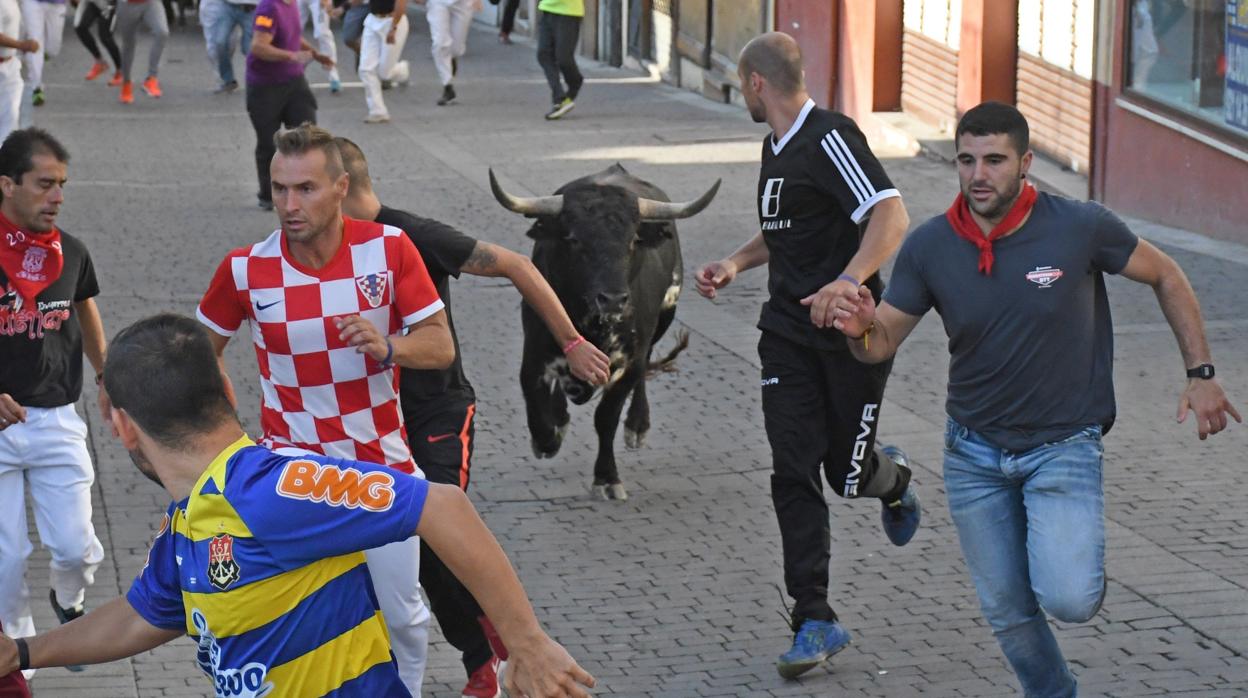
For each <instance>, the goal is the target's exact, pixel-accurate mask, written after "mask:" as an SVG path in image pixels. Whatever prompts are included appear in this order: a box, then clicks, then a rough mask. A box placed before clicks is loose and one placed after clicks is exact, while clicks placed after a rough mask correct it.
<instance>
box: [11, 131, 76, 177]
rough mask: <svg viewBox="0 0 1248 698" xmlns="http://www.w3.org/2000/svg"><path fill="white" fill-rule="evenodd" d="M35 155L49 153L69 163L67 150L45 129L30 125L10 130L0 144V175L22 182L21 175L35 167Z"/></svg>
mask: <svg viewBox="0 0 1248 698" xmlns="http://www.w3.org/2000/svg"><path fill="white" fill-rule="evenodd" d="M35 155H51V156H52V157H54V158H56V159H57V161H58V162H63V163H66V164H69V151H68V150H65V146H63V145H61V142H60V141H58V140H56V138H54V137H53V136H52V134H50V133H48V132H47V131H45V130H43V129H41V128H38V127H36V126H32V127H30V128H24V129H20V130H17V131H13V132H11V133H10V134H9V135H8V137H7V138H5V139H4V143H3V144H2V145H0V175H4V176H5V177H8V178H9V179H11V180H13V181H14V182H17V183H18V184H21V183H22V175H24V174H26V173H27V172H30V171H31V170H33V169H35V162H34V157H35Z"/></svg>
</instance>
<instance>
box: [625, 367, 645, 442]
mask: <svg viewBox="0 0 1248 698" xmlns="http://www.w3.org/2000/svg"><path fill="white" fill-rule="evenodd" d="M648 431H650V401H649V400H647V399H646V378H645V376H644V375H643V376H642V377H641V380H639V381H637V387H635V388H633V399H632V400H631V401H629V403H628V416H627V417H625V418H624V445H625V446H627V447H629V448H641V444H642V443H643V442H644V441H645V440H646V432H648Z"/></svg>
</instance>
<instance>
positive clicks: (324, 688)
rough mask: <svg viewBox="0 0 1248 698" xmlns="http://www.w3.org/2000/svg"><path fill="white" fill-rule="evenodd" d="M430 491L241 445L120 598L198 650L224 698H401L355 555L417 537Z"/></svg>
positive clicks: (401, 479)
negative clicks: (186, 637) (187, 637)
mask: <svg viewBox="0 0 1248 698" xmlns="http://www.w3.org/2000/svg"><path fill="white" fill-rule="evenodd" d="M427 494H428V483H426V482H425V481H424V480H421V479H418V478H415V477H411V476H408V475H405V474H403V473H400V472H397V471H394V470H391V469H389V468H386V467H384V466H380V465H375V464H372V463H360V462H356V461H350V460H342V459H338V458H331V457H326V456H320V455H315V454H306V455H300V456H284V455H279V454H276V453H273V452H272V451H269V450H268V449H265V448H262V447H260V446H256V445H255V443H253V442H252V441H251V440H250V439H248V438H247V437H245V436H244V437H243V438H241V439H239V440H238V441H236V442H235V443H234V444H232V445H231V446H230V447H229V448H227V449H225V450H224V451H222V452H221V454H220V455H218V456H217V458H216V459H215V460H214V461H213V462H212V464H211V465H210V466H209V467H208V469H207V470H205V471H204V474H203V476H201V477H200V479H199V481H198V482H197V483H196V484H195V487H194V489H193V490H192V492H191V496H190V497H188V498H187V499H185V500H183V501H181V502H176V503H174V504H172V505H171V506H170V507H169V511H168V513H167V515H166V517H165V521H164V523H163V524H162V525H161V530H160V532H159V533H158V534H157V535H156V540H155V541H154V542H153V544H152V548H151V551H150V552H149V553H148V560H147V564H146V565H145V566H144V568H143V571H142V572H141V573H140V574H139V576H138V578H137V579H135V581H134V584H133V585H131V587H130V591H129V593H128V594H127V596H126V598H127V599H128V600H129V602H130V605H131V606H133V607H134V609H135V611H137V612H138V613H139V615H141V616H143V618H144V619H146V620H147V622H149V623H151V624H152V625H154V626H157V627H160V628H170V629H181V628H185V629H186V631H187V632H188V633H189V634H190V635H191V637H192V638H195V639H197V640H198V642H199V651H198V656H197V661H198V662H199V665H200V667H201V668H202V669H203V670H204V671H205V673H207V674H208V675H209V676H210V677H211V678H212V681H213V683H214V686H215V689H216V695H217V696H220V697H222V698H225V697H229V698H241V697H247V698H261V697H262V696H263V697H266V698H278V697H282V696H297V697H299V698H303V697H304V696H375V697H380V696H408V695H409V693H408V691H407V689H405V688H404V687H403V684H402V682H401V681H400V680H399V675H398V669H397V668H396V666H395V663H394V658H393V656H392V655H391V653H390V643H389V639H388V636H387V634H386V628H385V623H384V622H383V621H382V618H381V612H380V611H379V610H378V606H377V599H376V597H375V596H374V593H373V585H372V580H371V578H370V577H369V575H368V568H367V567H366V566H365V563H364V554H363V553H362V552H360V551H362V550H366V549H369V548H375V547H378V546H381V545H385V544H387V543H392V542H394V541H399V540H403V539H405V538H408V537H409V536H411V535H412V534H413V532H415V530H416V524H417V522H418V521H419V520H420V515H421V512H422V510H423V508H424V504H425V497H426V495H427Z"/></svg>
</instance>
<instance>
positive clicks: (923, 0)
mask: <svg viewBox="0 0 1248 698" xmlns="http://www.w3.org/2000/svg"><path fill="white" fill-rule="evenodd" d="M902 24H903V27H904V30H903V31H904V33H903V35H902V48H901V55H902V59H901V108H902V110H904V111H907V112H910V113H912V114H914V115H915V116H918V117H919V118H920V119H923V120H924V121H927V122H929V123H932V124H935V125H936V126H939V127H940V128H941V129H942V130H944V131H948V132H949V133H952V132H953V129H954V127H955V126H956V125H957V121H958V113H957V112H958V109H957V98H958V44H959V42H960V41H961V36H962V2H961V0H906V2H905V4H904V6H903V10H902Z"/></svg>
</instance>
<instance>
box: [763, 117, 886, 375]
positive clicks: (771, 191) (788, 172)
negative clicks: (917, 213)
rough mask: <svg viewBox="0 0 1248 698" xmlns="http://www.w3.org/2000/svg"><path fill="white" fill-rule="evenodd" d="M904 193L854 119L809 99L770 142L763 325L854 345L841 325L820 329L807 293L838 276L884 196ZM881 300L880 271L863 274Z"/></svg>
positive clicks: (798, 338) (822, 343)
mask: <svg viewBox="0 0 1248 698" xmlns="http://www.w3.org/2000/svg"><path fill="white" fill-rule="evenodd" d="M894 196H900V193H899V192H898V191H897V189H896V188H895V187H893V183H892V182H891V181H890V180H889V179H888V175H887V174H885V173H884V168H883V167H882V166H881V165H880V162H879V160H877V159H876V158H875V155H874V154H873V153H872V152H871V149H870V148H869V147H867V142H866V138H865V137H864V136H863V135H862V132H861V131H859V130H858V126H857V125H856V124H855V123H854V121H853V120H852V119H850V118H849V117H848V116H845V115H844V114H841V113H839V112H833V111H828V110H826V109H819V108H818V107H816V106H815V103H814V102H813V101H808V102H807V103H806V106H805V107H804V108H803V109H802V112H801V114H799V115H798V118H797V121H795V122H794V124H793V128H792V129H790V131H789V133H788V134H786V135H785V136H784V137H783V138H781V139H780V140H779V141H777V140H775V138H774V136H773V135H772V134H769V135H768V136H767V138H766V140H765V141H764V142H763V160H762V168H761V169H760V171H759V177H758V218H759V227H760V228H761V229H762V232H763V240H764V242H766V244H767V251H768V253H769V254H770V261H769V262H768V281H767V290H768V291H769V292H770V295H771V297H770V298H769V299H768V301H767V303H766V304H765V305H764V306H763V311H762V313H761V315H760V317H759V321H758V327H759V329H762V330H767V331H770V332H775V333H777V334H779V335H781V336H783V337H785V338H787V339H789V340H791V341H794V342H798V343H799V344H803V345H806V346H809V347H813V348H816V349H825V350H837V351H848V347H847V346H846V344H845V339H844V336H843V335H842V334H841V333H840V332H838V331H837V330H835V329H832V328H826V329H822V330H821V329H819V328H817V327H815V326H814V324H812V323H811V321H810V308H808V307H806V306H803V305H802V304H801V302H800V301H801V299H802V298H805V297H806V296H809V295H810V294H812V293H814V292H816V291H818V290H819V289H820V288H822V287H823V286H826V285H827V284H829V283H832V282H833V281H834V280H836V277H837V276H839V275H840V274H841V273H842V272H843V271H845V266H846V265H847V264H849V261H850V260H851V259H853V256H854V254H856V253H857V252H858V245H859V242H860V239H861V232H860V224H861V223H863V221H864V219H865V218H866V216H867V214H868V213H869V212H870V211H871V208H872V207H873V206H875V205H876V204H877V203H879V202H880V201H882V200H884V199H887V198H890V197H894ZM862 281H863V283H865V284H866V285H867V287H868V288H870V289H871V292H872V293H873V294H874V295H875V297H876V298H877V299H878V298H879V295H880V292H881V291H882V288H883V284H882V282H881V281H880V278H879V275H878V274H877V275H874V276H872V277H871V278H870V279H863V280H862Z"/></svg>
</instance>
